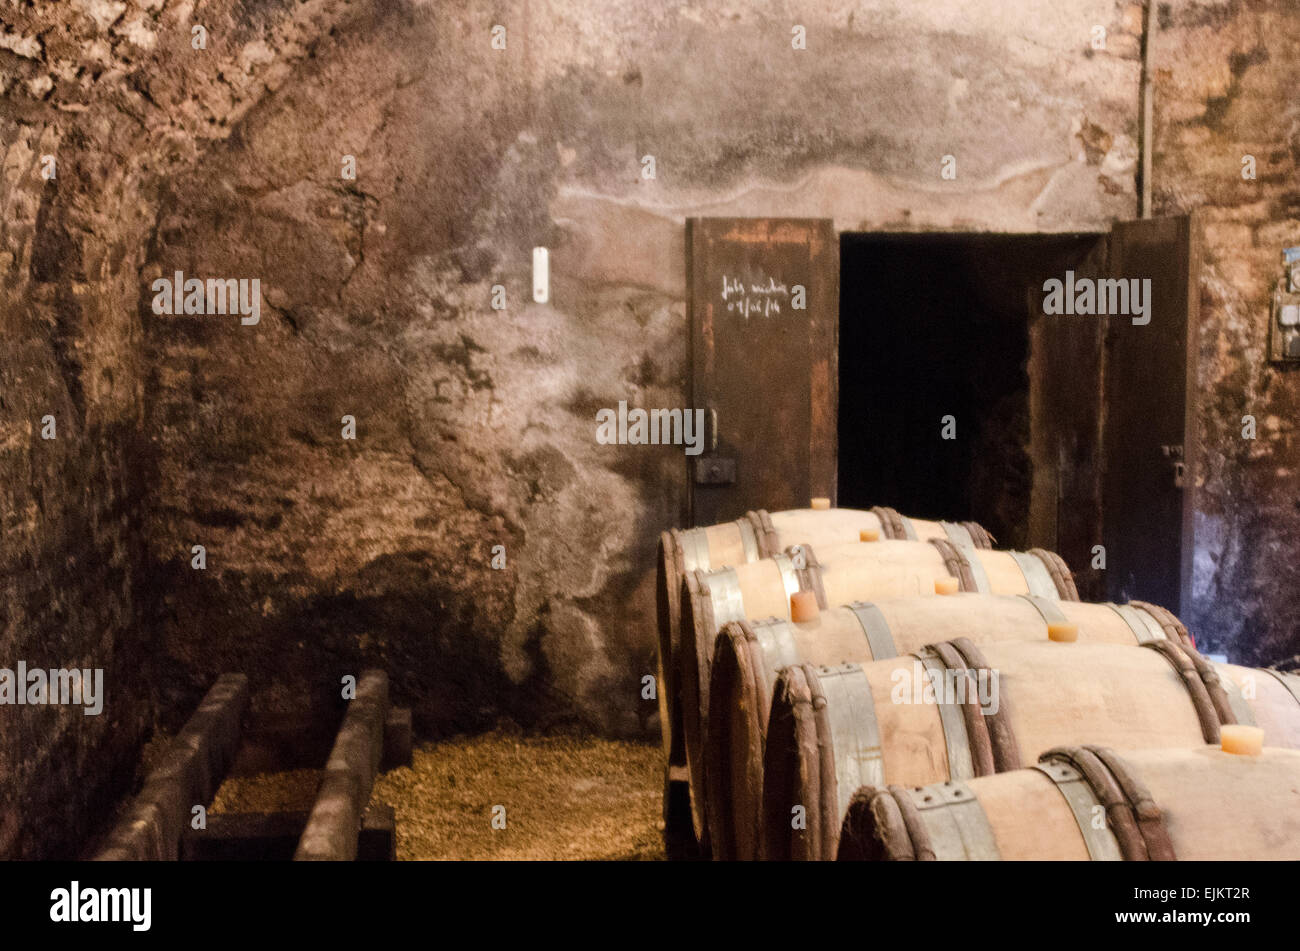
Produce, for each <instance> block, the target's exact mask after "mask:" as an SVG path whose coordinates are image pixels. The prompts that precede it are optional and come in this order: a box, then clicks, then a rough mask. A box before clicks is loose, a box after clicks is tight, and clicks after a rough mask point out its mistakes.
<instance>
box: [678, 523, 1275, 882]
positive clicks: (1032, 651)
mask: <svg viewBox="0 0 1300 951" xmlns="http://www.w3.org/2000/svg"><path fill="white" fill-rule="evenodd" d="M660 542H661V543H660V559H659V585H658V600H659V639H660V668H661V683H662V685H663V689H661V690H660V698H661V711H660V712H661V724H662V728H663V733H664V745H665V754H666V759H667V773H666V776H667V778H668V782H666V790H668V789H669V787H670V786H672V785H673V782H672V781H673V780H677V781H679V784H680V785H681V786H684V787H685V795H684V796H683V795H677V796H672V797H667V796H666V808H667V803H670V802H680V801H683V800H684V801H686V802H688V803H689V812H690V823H689V825H690V829H691V833H692V835H693V837H694V840H695V842H696V843H697V847H698V848H699V850H700V851H701V852H702V853H703V854H712V855H713V856H714V857H716V858H722V859H754V858H770V859H830V858H835V857H837V856H840V857H854V858H905V857H909V856H910V857H913V858H928V857H939V858H945V857H954V858H960V857H966V858H990V857H999V856H1000V857H1003V858H1011V857H1017V858H1029V857H1068V856H1069V855H1076V857H1078V856H1083V857H1092V858H1115V857H1122V858H1131V857H1134V856H1135V855H1137V854H1138V853H1139V852H1140V849H1138V848H1137V846H1136V845H1135V844H1134V842H1135V841H1136V840H1133V839H1132V836H1128V837H1127V838H1126V837H1125V836H1126V835H1127V832H1126V831H1125V830H1127V829H1128V827H1127V826H1126V825H1125V824H1124V821H1123V820H1124V816H1125V815H1127V813H1125V812H1124V810H1125V809H1137V808H1138V807H1139V804H1140V803H1146V805H1145V806H1143V807H1142V808H1146V809H1148V811H1149V809H1150V801H1149V797H1148V798H1146V799H1143V798H1141V797H1138V799H1132V798H1131V797H1130V798H1129V799H1125V800H1124V802H1123V803H1121V802H1119V801H1118V800H1115V799H1114V790H1115V789H1120V790H1126V791H1127V792H1128V793H1132V794H1133V795H1137V792H1136V791H1137V790H1139V787H1141V788H1145V787H1142V783H1141V781H1140V780H1139V779H1136V778H1134V777H1137V776H1139V775H1143V774H1145V772H1151V773H1153V775H1154V774H1156V773H1159V774H1160V775H1164V774H1163V773H1160V770H1161V769H1165V768H1166V767H1168V766H1169V764H1170V763H1185V764H1186V768H1187V769H1188V770H1189V771H1191V772H1196V771H1198V770H1199V771H1203V770H1207V769H1208V770H1211V771H1214V770H1218V772H1219V773H1221V774H1222V782H1220V781H1219V780H1215V781H1214V782H1213V783H1211V785H1212V786H1215V788H1217V789H1219V792H1220V793H1221V794H1224V795H1226V794H1227V792H1230V791H1231V790H1232V789H1234V788H1235V786H1234V783H1235V782H1236V779H1235V777H1241V776H1245V775H1248V774H1250V775H1254V774H1251V773H1250V770H1249V768H1248V767H1243V766H1241V765H1240V763H1239V757H1238V758H1235V759H1234V758H1232V757H1233V756H1234V755H1235V754H1232V753H1224V752H1223V751H1222V750H1218V751H1217V752H1216V751H1215V750H1213V749H1212V748H1211V746H1210V745H1211V744H1226V745H1227V746H1229V747H1232V748H1233V749H1240V748H1242V746H1241V744H1245V747H1246V748H1252V747H1253V746H1254V745H1256V741H1257V740H1258V739H1259V737H1260V736H1261V735H1262V736H1263V737H1267V739H1268V742H1269V744H1270V745H1271V747H1278V748H1279V749H1273V748H1270V749H1269V750H1267V752H1266V755H1263V756H1261V757H1256V758H1255V759H1254V760H1253V761H1254V762H1256V763H1257V765H1260V769H1261V771H1260V773H1259V774H1260V775H1261V776H1262V775H1263V774H1264V773H1265V772H1267V773H1268V775H1269V776H1273V777H1274V778H1275V780H1276V783H1280V784H1281V786H1279V787H1278V789H1281V788H1282V787H1285V785H1286V782H1287V781H1288V780H1287V777H1288V776H1289V777H1290V778H1291V782H1292V785H1291V786H1290V787H1287V788H1289V789H1290V793H1289V794H1288V795H1289V796H1290V799H1289V801H1274V802H1273V803H1272V805H1273V807H1275V810H1274V811H1276V810H1277V809H1282V811H1283V813H1285V814H1287V815H1291V816H1296V817H1297V818H1296V819H1295V820H1294V821H1296V822H1300V809H1297V806H1300V798H1297V797H1300V792H1297V790H1298V789H1300V785H1298V784H1297V782H1296V780H1300V753H1293V752H1290V750H1296V749H1300V677H1296V676H1294V675H1288V674H1282V673H1278V672H1276V671H1269V670H1255V669H1250V668H1244V667H1237V666H1234V665H1229V664H1218V663H1214V662H1211V661H1209V660H1207V659H1205V658H1204V657H1202V655H1201V654H1200V653H1199V652H1197V650H1196V647H1195V644H1194V642H1193V641H1192V639H1191V637H1190V636H1189V634H1188V632H1187V630H1186V628H1185V627H1184V626H1183V624H1182V623H1181V622H1180V621H1179V619H1178V618H1177V617H1175V616H1174V615H1173V614H1171V613H1170V612H1169V611H1167V610H1165V609H1164V608H1161V607H1159V606H1157V605H1152V604H1146V603H1142V602H1132V603H1129V604H1122V605H1121V604H1091V603H1085V602H1081V601H1079V599H1078V598H1079V595H1078V591H1077V589H1076V588H1075V586H1074V582H1073V578H1072V575H1071V573H1070V571H1069V569H1068V567H1067V566H1066V565H1065V564H1064V562H1063V561H1062V560H1061V559H1060V558H1059V557H1058V556H1057V555H1056V554H1054V553H1052V552H1049V551H1045V550H1041V549H1035V550H1031V551H1029V552H1011V551H1000V550H996V549H994V548H993V547H992V545H993V539H992V538H991V536H990V535H989V534H988V532H986V531H984V530H983V529H982V528H981V527H980V526H978V525H976V524H974V523H969V522H965V523H950V522H933V521H925V520H920V519H909V518H906V517H904V516H901V515H899V514H898V513H897V512H894V511H893V510H891V509H887V508H876V509H871V510H869V511H859V510H841V509H832V508H830V507H829V506H828V505H826V504H825V503H822V504H817V503H816V502H815V503H814V506H813V507H812V508H810V509H805V510H799V511H793V512H781V513H771V514H769V513H765V512H756V513H750V514H748V515H747V516H746V517H745V518H743V519H740V520H737V521H736V522H731V523H727V524H726V525H719V526H710V527H708V528H700V529H691V530H686V531H673V532H666V533H664V534H663V536H662V537H661V540H660ZM1137 648H1142V649H1137ZM1281 748H1290V749H1281ZM1116 751H1119V752H1116ZM1156 751H1161V755H1164V752H1165V751H1168V756H1169V757H1172V758H1171V759H1160V757H1159V756H1157V755H1156ZM1148 754H1149V755H1148ZM1193 754H1195V755H1193ZM1211 754H1213V755H1211ZM1150 757H1155V759H1154V760H1151V762H1152V763H1155V762H1157V761H1158V762H1159V763H1160V764H1162V765H1160V766H1159V767H1157V766H1155V765H1148V760H1149V759H1150ZM1225 757H1228V759H1225ZM1040 758H1041V760H1040ZM1036 761H1037V762H1036ZM1080 762H1083V763H1086V765H1087V769H1083V768H1082V767H1081V766H1080V765H1079V763H1080ZM1223 763H1231V764H1232V765H1218V766H1216V765H1215V764H1223ZM1265 763H1266V764H1268V765H1267V769H1264V767H1263V766H1262V764H1265ZM1071 764H1072V765H1071ZM1099 764H1101V765H1099ZM1169 768H1173V767H1169ZM1243 770H1244V772H1243ZM1076 774H1077V775H1076ZM1067 775H1068V776H1071V777H1073V778H1071V779H1063V778H1061V777H1064V776H1067ZM1012 777H1020V778H1019V779H1015V778H1012ZM1105 777H1109V779H1108V780H1106V781H1105V782H1103V779H1104V778H1105ZM1117 777H1121V778H1117ZM995 778H996V780H997V781H996V782H994V779H995ZM1121 780H1122V781H1121ZM1107 783H1109V785H1108V784H1107ZM1216 784H1217V785H1216ZM1151 785H1152V786H1160V783H1159V782H1157V781H1155V780H1153V781H1152V783H1151ZM1040 787H1041V788H1040ZM1160 788H1164V787H1160ZM1260 789H1261V790H1265V791H1267V790H1268V789H1272V790H1273V791H1272V792H1269V793H1268V795H1273V794H1274V793H1277V789H1273V787H1272V786H1269V782H1268V781H1265V780H1263V779H1261V786H1260ZM1045 790H1046V791H1045ZM1177 790H1178V784H1177V783H1175V784H1174V785H1173V787H1172V788H1171V792H1172V793H1176V792H1177ZM1049 792H1050V793H1051V795H1054V796H1056V797H1057V798H1058V799H1063V801H1065V802H1066V804H1067V806H1070V811H1069V815H1070V816H1073V817H1074V818H1075V819H1079V818H1080V817H1081V816H1083V815H1084V812H1083V811H1082V810H1083V807H1084V805H1089V806H1091V805H1092V804H1098V803H1099V804H1102V805H1104V806H1105V808H1106V809H1107V810H1108V812H1107V814H1108V815H1109V814H1110V813H1109V810H1111V809H1112V807H1113V810H1114V812H1115V818H1114V819H1113V821H1112V822H1110V823H1108V824H1106V827H1105V828H1104V829H1102V830H1094V829H1092V825H1094V824H1095V823H1093V822H1091V820H1090V821H1089V823H1088V824H1087V825H1088V828H1084V827H1083V826H1082V825H1080V824H1079V823H1077V822H1076V824H1075V826H1073V827H1071V826H1069V825H1068V823H1067V824H1064V825H1062V828H1063V829H1064V830H1065V831H1064V832H1062V833H1061V836H1063V838H1062V839H1060V840H1059V841H1052V842H1048V841H1046V837H1043V838H1044V841H1042V842H1041V843H1040V845H1041V847H1042V849H1043V852H1044V854H1042V855H1041V856H1038V855H1036V854H1035V853H1033V852H1032V847H1033V842H1034V840H1035V839H1036V838H1038V837H1037V836H1036V835H1035V834H1033V833H1032V832H1030V831H1028V830H1020V828H1019V827H1018V826H1017V827H1016V828H1015V829H1011V830H1008V829H1005V828H1003V827H1002V826H999V825H998V823H997V822H995V821H994V820H995V818H996V815H1000V814H999V813H998V812H997V810H998V808H1001V807H1005V808H1006V809H1007V812H1006V813H1005V815H1003V816H1002V819H1000V820H998V821H1003V820H1005V822H1006V823H1011V824H1012V825H1014V824H1015V822H1016V821H1017V820H1016V816H1017V815H1021V816H1022V819H1023V821H1026V822H1028V821H1031V820H1032V819H1033V817H1034V816H1035V815H1036V813H1035V812H1034V811H1033V810H1034V809H1036V808H1039V807H1040V806H1041V807H1042V808H1047V805H1044V803H1046V804H1048V805H1051V804H1055V802H1056V800H1053V799H1052V798H1051V796H1049V795H1048V793H1049ZM1242 792H1243V795H1246V799H1247V800H1249V799H1250V796H1251V795H1255V793H1254V792H1252V793H1250V794H1249V795H1247V794H1246V791H1242ZM1031 793H1032V794H1031ZM1259 794H1260V795H1264V792H1260V793H1259ZM1006 796H1011V797H1012V798H1014V797H1015V796H1023V798H1024V799H1025V802H1024V807H1025V811H1024V812H1023V813H1018V812H1017V808H1016V805H1015V803H1013V802H1010V801H1006V800H1004V799H1002V798H999V797H1006ZM1184 798H1185V797H1184ZM986 799H987V801H988V802H992V803H995V805H993V806H990V807H989V808H988V809H985V808H984V807H983V806H982V805H981V804H982V803H985V801H986ZM1039 800H1042V802H1041V803H1040V802H1039ZM1283 800H1286V796H1283ZM1156 801H1157V802H1160V803H1161V805H1160V808H1161V809H1165V808H1172V807H1167V806H1166V805H1165V804H1164V803H1163V802H1161V801H1160V800H1156ZM1166 801H1168V802H1176V801H1180V800H1179V799H1178V796H1176V795H1175V796H1173V797H1172V798H1170V797H1166ZM1243 801H1245V800H1243ZM999 803H1000V804H1001V806H999V805H996V804H999ZM1035 803H1037V804H1038V805H1034V804H1035ZM1031 807H1032V808H1031ZM1189 808H1190V806H1189ZM990 809H991V810H992V811H991V812H990ZM1064 815H1065V813H1061V816H1064ZM1056 818H1057V819H1059V818H1060V816H1056ZM665 819H666V822H667V823H669V824H670V825H671V824H673V823H674V822H676V819H675V817H673V816H670V815H666V816H665ZM1278 821H1279V822H1282V820H1278ZM1285 821H1286V822H1292V821H1293V820H1291V819H1287V820H1285ZM927 823H928V824H927ZM1283 824H1284V823H1283ZM1194 825H1195V824H1193V825H1192V826H1185V827H1182V828H1193V827H1194ZM1048 827H1050V828H1056V827H1055V826H1054V825H1050V824H1049V826H1048ZM1112 827H1113V828H1112ZM1270 828H1272V832H1271V833H1270V834H1269V835H1264V836H1263V838H1262V839H1261V840H1260V841H1258V842H1255V843H1254V844H1253V845H1250V846H1249V848H1255V847H1256V846H1257V847H1258V848H1257V853H1258V854H1256V855H1254V856H1253V857H1257V858H1277V857H1290V858H1295V857H1300V828H1297V829H1295V830H1294V831H1295V833H1296V834H1294V835H1292V834H1290V833H1288V834H1287V835H1284V836H1281V837H1280V838H1279V837H1278V836H1277V835H1276V834H1275V833H1276V832H1277V828H1276V827H1270ZM1130 831H1131V830H1130ZM1066 833H1069V834H1068V835H1067V834H1066ZM1017 836H1021V837H1023V838H1024V840H1025V841H1024V842H1020V840H1019V839H1017ZM972 837H973V838H972ZM1212 838H1213V837H1212ZM968 839H969V841H967V840H968ZM1004 839H1005V840H1006V841H1005V842H1004V841H1003V840H1004ZM1215 841H1217V840H1215ZM1016 843H1019V844H1016ZM1210 843H1211V839H1204V840H1202V839H1198V840H1197V842H1196V843H1194V844H1188V845H1187V847H1186V848H1183V849H1179V850H1175V852H1176V854H1177V855H1178V856H1179V857H1187V856H1188V855H1202V854H1206V853H1205V850H1206V849H1209V850H1210V852H1213V850H1214V848H1215V847H1216V846H1213V845H1212V844H1210ZM1003 845H1005V848H1003V847H1002V846H1003ZM1233 847H1234V848H1237V847H1241V848H1247V846H1243V845H1242V844H1241V842H1234V844H1233ZM1225 848H1226V844H1225ZM1026 849H1029V851H1028V852H1027V851H1026ZM1080 849H1082V850H1083V851H1082V852H1080V851H1079V850H1080ZM1053 850H1055V851H1053ZM1161 854H1163V853H1161ZM1230 854H1235V853H1232V852H1231V850H1228V851H1225V852H1224V853H1223V855H1224V857H1229V855H1230Z"/></svg>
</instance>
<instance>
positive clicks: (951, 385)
mask: <svg viewBox="0 0 1300 951" xmlns="http://www.w3.org/2000/svg"><path fill="white" fill-rule="evenodd" d="M1101 238H1102V236H1100V235H1096V234H1062V235H1042V234H1033V235H1002V234H996V235H971V234H876V233H872V234H853V233H846V234H843V235H842V236H841V241H840V255H841V258H840V275H841V284H840V346H839V357H840V359H839V365H840V404H839V407H840V410H839V504H840V505H842V506H845V507H863V506H871V505H889V506H893V507H894V508H896V509H898V510H899V511H901V512H904V513H905V514H908V515H913V516H919V517H924V518H944V519H973V520H975V521H978V522H980V523H981V524H983V525H984V526H985V527H986V528H988V529H989V531H991V532H992V533H993V534H994V536H995V537H996V538H997V539H998V545H999V547H1003V548H1027V547H1031V546H1033V545H1043V546H1045V547H1047V546H1051V545H1052V544H1054V543H1055V541H1056V539H1054V538H1039V537H1032V536H1033V535H1035V534H1040V533H1036V532H1034V531H1032V530H1031V523H1032V520H1031V494H1032V492H1033V490H1034V478H1035V473H1034V458H1035V448H1034V446H1033V445H1032V433H1031V420H1030V392H1031V375H1032V367H1031V366H1030V361H1031V351H1032V346H1031V334H1030V325H1031V319H1032V318H1033V317H1034V315H1035V313H1036V310H1035V309H1036V308H1038V307H1039V306H1041V301H1042V297H1043V290H1042V288H1043V282H1044V281H1045V280H1047V279H1048V278H1051V277H1059V276H1061V275H1062V274H1063V273H1064V272H1065V271H1066V270H1067V269H1070V268H1078V267H1080V266H1082V264H1083V262H1084V261H1085V259H1087V258H1088V256H1089V255H1090V254H1093V253H1094V252H1095V249H1096V248H1097V247H1098V243H1099V241H1100V240H1101ZM1089 399H1091V397H1089ZM1092 405H1095V403H1093V404H1092ZM948 416H951V417H953V418H954V419H953V422H954V423H955V436H956V438H954V439H945V438H943V432H942V431H943V428H944V418H945V417H948Z"/></svg>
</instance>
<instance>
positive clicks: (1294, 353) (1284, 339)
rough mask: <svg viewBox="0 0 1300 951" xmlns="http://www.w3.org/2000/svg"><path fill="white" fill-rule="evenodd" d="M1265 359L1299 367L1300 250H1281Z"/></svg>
mask: <svg viewBox="0 0 1300 951" xmlns="http://www.w3.org/2000/svg"><path fill="white" fill-rule="evenodd" d="M1268 358H1269V359H1270V360H1272V361H1274V362H1277V363H1300V248H1283V249H1282V278H1281V280H1279V281H1278V282H1277V286H1276V287H1275V288H1274V289H1273V312H1272V315H1271V316H1270V320H1269V334H1268Z"/></svg>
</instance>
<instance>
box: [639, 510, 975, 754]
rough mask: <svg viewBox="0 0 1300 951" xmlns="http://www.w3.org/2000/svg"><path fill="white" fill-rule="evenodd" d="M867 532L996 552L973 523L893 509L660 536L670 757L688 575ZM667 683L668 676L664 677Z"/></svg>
mask: <svg viewBox="0 0 1300 951" xmlns="http://www.w3.org/2000/svg"><path fill="white" fill-rule="evenodd" d="M863 532H868V533H870V532H874V533H876V534H877V535H878V536H879V537H880V538H883V539H902V540H909V539H910V540H920V541H929V540H930V539H931V538H939V539H948V540H949V541H951V542H953V543H954V544H956V545H961V546H963V547H973V548H992V547H993V537H992V536H991V535H989V533H988V532H987V531H985V530H984V529H983V528H982V527H981V526H979V525H978V524H976V523H975V522H933V521H928V520H926V519H918V518H908V517H907V516H905V515H900V514H899V513H898V512H896V511H894V510H893V509H891V508H886V507H884V506H877V507H875V508H872V509H835V508H832V509H811V508H809V509H792V510H790V511H788V512H771V513H769V512H767V511H764V510H762V509H760V510H759V511H757V512H749V513H747V514H746V515H745V517H744V518H739V519H736V520H735V521H734V522H724V523H722V524H721V525H710V526H708V527H706V528H688V529H681V530H679V529H672V530H671V531H667V532H663V533H661V534H660V536H659V555H658V569H657V573H656V579H655V602H656V604H655V607H656V614H657V622H658V627H659V723H660V730H661V731H662V733H663V742H664V752H665V754H666V755H667V756H668V761H669V762H670V763H673V764H682V763H685V762H686V760H685V752H684V750H683V747H682V742H681V715H680V711H678V710H677V709H676V708H675V704H676V700H677V697H678V696H679V694H678V692H677V686H678V685H677V682H676V681H677V675H676V670H677V664H676V661H675V657H676V652H677V649H678V648H677V644H678V638H679V635H680V631H681V625H680V619H681V584H682V576H683V575H684V574H686V572H688V571H713V570H716V569H719V568H724V567H728V566H734V565H744V564H748V563H750V562H753V561H758V560H760V559H762V558H771V557H772V556H774V555H779V554H781V553H782V552H783V551H785V550H786V549H787V548H789V547H791V546H792V545H809V546H812V547H814V548H822V547H826V546H828V545H843V544H848V543H853V542H858V541H860V540H861V537H862V533H863ZM665 678H666V679H665Z"/></svg>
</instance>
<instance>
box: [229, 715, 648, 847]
mask: <svg viewBox="0 0 1300 951" xmlns="http://www.w3.org/2000/svg"><path fill="white" fill-rule="evenodd" d="M662 755H663V753H662V750H661V749H660V748H659V746H657V745H654V744H638V743H623V742H616V741H610V740H598V739H590V738H578V737H565V736H561V737H533V736H518V735H514V734H509V733H500V732H498V733H488V734H484V735H482V736H475V737H464V738H458V739H454V740H448V741H446V742H442V743H427V744H423V745H421V746H418V747H417V748H416V750H415V753H414V756H413V758H412V765H411V766H410V767H401V768H399V769H395V770H391V771H389V772H387V773H385V774H383V775H382V776H380V777H379V779H378V781H377V782H376V784H375V790H374V794H373V799H374V800H375V801H379V802H385V803H388V804H389V805H391V806H392V807H393V808H394V809H395V810H396V812H397V857H398V858H399V859H606V860H608V859H614V860H654V859H663V858H664V851H663V840H662V831H661V830H662V825H663V820H662V817H661V812H662V805H661V797H662V788H663V787H662V783H663V773H662V770H663V766H662ZM319 782H320V772H319V771H318V770H293V771H289V772H283V773H265V774H262V775H259V776H243V777H233V778H230V779H227V780H226V781H225V782H224V783H222V785H221V788H220V789H219V790H218V791H217V795H216V797H215V799H214V800H213V803H212V807H211V810H210V811H211V812H214V813H219V812H249V811H274V810H295V809H309V808H311V803H312V800H313V798H314V796H315V792H316V787H317V785H318V784H319ZM494 806H504V807H505V828H504V829H496V828H493V814H494V813H493V807H494ZM497 824H498V825H499V824H500V823H499V822H498V823H497Z"/></svg>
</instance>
